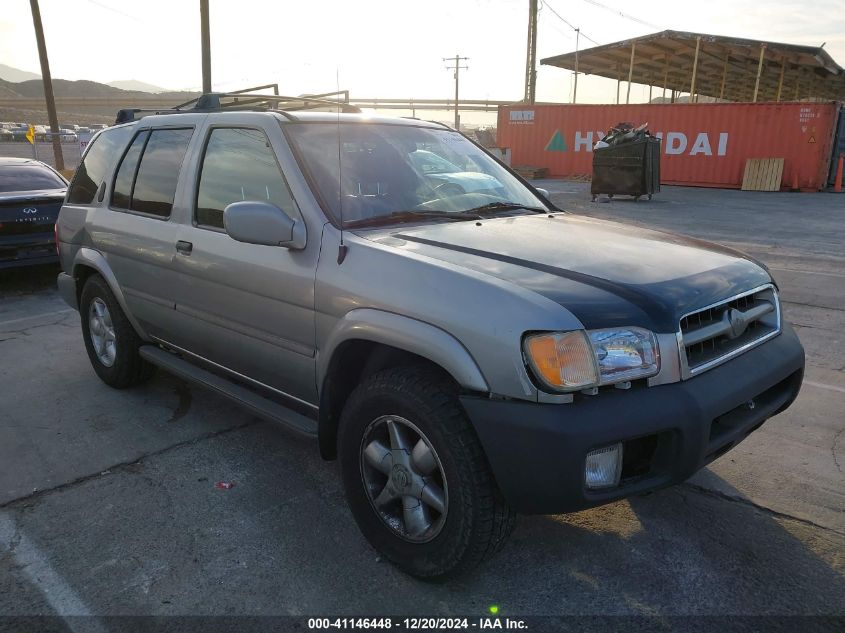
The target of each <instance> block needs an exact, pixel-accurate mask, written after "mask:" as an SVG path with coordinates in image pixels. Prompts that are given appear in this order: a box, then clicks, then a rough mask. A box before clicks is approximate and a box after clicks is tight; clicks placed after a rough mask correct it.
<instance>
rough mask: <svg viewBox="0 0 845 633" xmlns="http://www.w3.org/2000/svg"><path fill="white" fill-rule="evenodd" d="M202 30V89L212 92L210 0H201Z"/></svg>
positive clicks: (205, 92) (205, 91)
mask: <svg viewBox="0 0 845 633" xmlns="http://www.w3.org/2000/svg"><path fill="white" fill-rule="evenodd" d="M200 31H201V34H202V91H203V94H207V93H209V92H211V31H210V30H209V27H208V0H200Z"/></svg>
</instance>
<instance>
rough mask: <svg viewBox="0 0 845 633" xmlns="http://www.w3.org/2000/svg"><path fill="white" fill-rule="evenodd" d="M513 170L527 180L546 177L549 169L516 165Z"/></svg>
mask: <svg viewBox="0 0 845 633" xmlns="http://www.w3.org/2000/svg"><path fill="white" fill-rule="evenodd" d="M513 170H514V171H515V172H516V173H518V174H519V175H520V176H522V177H523V178H525V179H526V180H534V179H536V178H546V177H547V176H548V175H549V170H548V168H546V167H531V166H530V165H516V166H515V167H514V168H513Z"/></svg>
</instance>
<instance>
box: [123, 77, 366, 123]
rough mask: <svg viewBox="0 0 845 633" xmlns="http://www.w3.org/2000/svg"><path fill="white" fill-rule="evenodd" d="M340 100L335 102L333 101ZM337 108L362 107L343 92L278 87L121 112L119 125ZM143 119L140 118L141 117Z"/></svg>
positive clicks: (345, 91) (212, 95)
mask: <svg viewBox="0 0 845 633" xmlns="http://www.w3.org/2000/svg"><path fill="white" fill-rule="evenodd" d="M270 88H272V89H273V93H274V94H272V95H267V94H260V93H258V92H257V91H259V90H267V89H270ZM335 96H336V97H339V98H337V99H332V98H330V97H335ZM341 98H342V100H341ZM325 107H330V108H333V109H334V108H337V109H339V110H340V111H341V112H361V109H360V108H359V107H358V106H354V105H352V104H350V103H349V91H348V90H339V91H337V92H327V93H324V94H318V95H301V96H299V97H289V96H284V95H280V94H279V85H278V84H267V85H264V86H255V87H253V88H245V89H243V90H235V91H232V92H208V93H205V94H202V95H200V96H199V97H196V98H194V99H191V100H189V101H186V102H185V103H180V104H179V105H176V106H173V107H172V108H161V109H143V108H123V109H121V110H118V112H117V119H116V120H115V125H119V124H121V123H129V122H130V121H137V120H138V119H141V118H142V117H144V116H147V115H152V114H188V113H192V112H221V111H232V110H235V111H237V110H249V111H264V110H279V111H282V112H288V111H295V110H315V109H318V108H325ZM138 115H140V116H138Z"/></svg>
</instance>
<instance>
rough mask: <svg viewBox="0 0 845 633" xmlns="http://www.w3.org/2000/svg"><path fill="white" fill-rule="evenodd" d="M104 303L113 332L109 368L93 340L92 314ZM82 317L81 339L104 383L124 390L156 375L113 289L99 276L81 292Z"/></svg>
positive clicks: (92, 278) (80, 310)
mask: <svg viewBox="0 0 845 633" xmlns="http://www.w3.org/2000/svg"><path fill="white" fill-rule="evenodd" d="M97 300H99V301H101V302H102V303H103V304H105V306H106V308H108V314H109V316H110V320H111V323H112V326H113V329H114V342H115V350H116V351H115V357H114V361H113V364H112V365H111V366H108V365H106V364H104V362H103V361H102V360H101V359H100V357H99V356H98V354H97V351H96V350H95V348H94V342H93V340H92V336H91V322H90V317H89V315H90V311H91V305H92V304H93V303H94V302H95V301H97ZM79 315H80V318H81V321H82V338H83V340H84V341H85V350H86V351H87V352H88V358H89V360H90V361H91V366H92V367H93V368H94V371H95V372H96V373H97V375H98V376H99V377H100V380H102V381H103V382H104V383H106V384H107V385H109V386H110V387H114V388H115V389H125V388H127V387H132V386H134V385H137V384H140V383H142V382H144V381H146V380H149V378H150V377H151V376H152V375H153V374H154V373H155V366H154V365H152V364H150V363H148V362H147V361H145V360H144V359H143V358H141V356H140V354H138V348H139V347H140V346H141V344H142V343H143V341H141V339H140V337H139V336H138V334H137V333H136V332H135V329H134V328H133V327H132V324H131V323H130V322H129V319H127V318H126V314H125V313H124V312H123V310H122V309H121V307H120V304H119V303H118V302H117V299H115V297H114V294H112V291H111V289H110V288H109V286H108V284H107V283H106V281H105V279H103V278H102V277H101V276H100V275H91V276H90V277H88V279H87V280H86V281H85V285H84V286H83V288H82V296H81V297H80V301H79Z"/></svg>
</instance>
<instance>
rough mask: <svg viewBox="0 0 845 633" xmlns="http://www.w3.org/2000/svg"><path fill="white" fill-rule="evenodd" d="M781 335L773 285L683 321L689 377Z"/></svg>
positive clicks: (733, 298) (687, 373) (681, 330)
mask: <svg viewBox="0 0 845 633" xmlns="http://www.w3.org/2000/svg"><path fill="white" fill-rule="evenodd" d="M778 332H780V305H779V302H778V296H777V292H776V291H775V289H774V288H773V287H772V286H766V287H764V288H758V289H756V290H752V291H750V292H748V293H745V294H742V295H739V296H737V297H732V298H731V299H728V300H726V301H724V302H721V303H718V304H716V305H712V306H708V307H706V308H703V309H701V310H698V311H696V312H692V313H690V314H688V315H686V316H684V317H683V318H682V319H681V323H680V339H679V340H680V343H681V347H682V350H681V351H682V353H683V360H685V361H686V376H687V377H689V376H692V375H695V374H698V373H700V372H702V371H706V370H707V369H710V368H711V367H715V366H716V365H718V364H720V363H722V362H724V361H726V360H728V359H729V358H733V357H734V356H737V355H739V354H741V353H743V352H745V351H747V350H749V349H751V348H752V347H754V346H756V345H759V344H760V343H762V342H763V341H764V340H767V339H768V338H771V337H772V336H775V335H776V334H777V333H778Z"/></svg>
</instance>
